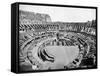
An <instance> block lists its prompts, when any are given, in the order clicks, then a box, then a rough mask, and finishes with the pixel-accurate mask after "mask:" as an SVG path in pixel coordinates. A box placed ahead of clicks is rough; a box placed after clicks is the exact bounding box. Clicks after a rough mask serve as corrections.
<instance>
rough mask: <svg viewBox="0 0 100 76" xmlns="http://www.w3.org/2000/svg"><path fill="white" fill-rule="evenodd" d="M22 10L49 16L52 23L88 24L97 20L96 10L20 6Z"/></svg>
mask: <svg viewBox="0 0 100 76" xmlns="http://www.w3.org/2000/svg"><path fill="white" fill-rule="evenodd" d="M19 9H20V10H24V11H30V12H35V13H43V14H48V15H49V16H50V17H51V20H52V22H87V21H91V20H94V19H96V10H95V9H91V8H89V9H86V8H73V7H53V6H37V5H20V6H19Z"/></svg>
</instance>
